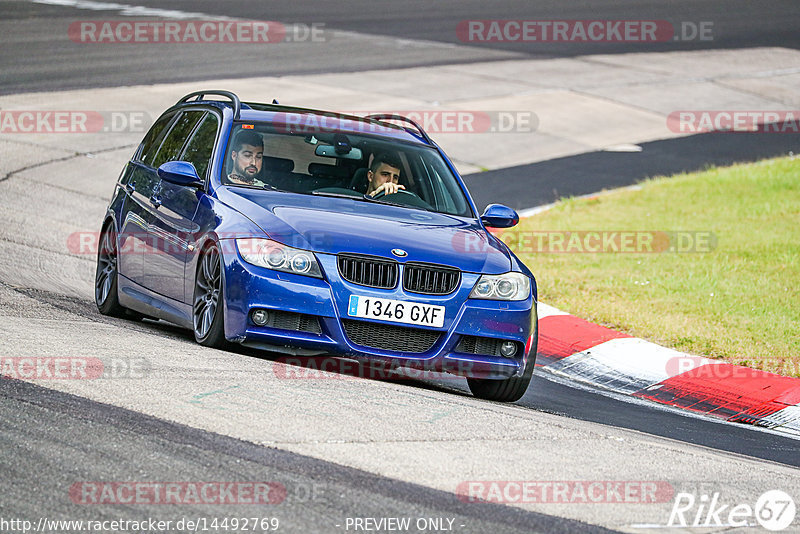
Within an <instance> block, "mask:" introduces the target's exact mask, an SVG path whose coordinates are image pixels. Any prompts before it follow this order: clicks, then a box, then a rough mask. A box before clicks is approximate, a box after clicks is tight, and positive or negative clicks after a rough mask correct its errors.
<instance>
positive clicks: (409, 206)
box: [363, 194, 439, 213]
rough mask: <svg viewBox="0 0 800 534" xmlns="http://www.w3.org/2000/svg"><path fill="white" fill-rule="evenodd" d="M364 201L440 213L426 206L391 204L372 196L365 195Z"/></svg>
mask: <svg viewBox="0 0 800 534" xmlns="http://www.w3.org/2000/svg"><path fill="white" fill-rule="evenodd" d="M363 199H364V200H368V201H369V202H375V203H377V204H383V205H385V206H398V207H400V208H408V209H412V210H423V211H432V212H433V213H439V212H438V211H436V210H435V209H433V208H426V207H424V206H415V205H413V204H403V203H401V202H389V201H388V200H381V199H378V198H375V197H371V196H369V195H367V194H364V196H363Z"/></svg>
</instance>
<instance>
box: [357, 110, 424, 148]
mask: <svg viewBox="0 0 800 534" xmlns="http://www.w3.org/2000/svg"><path fill="white" fill-rule="evenodd" d="M364 118H365V119H371V120H376V121H382V120H387V119H388V120H395V121H403V122H407V123H409V124H411V125H412V126H413V127H414V128H416V129H417V131H418V132H419V134H420V135H421V136H422V138H423V139H425V141H427V142H428V144H429V145H432V144H434V142H433V140H432V139H431V138H430V137H428V134H427V133H425V130H423V129H422V126H420V125H419V124H417V123H416V122H414V121H412V120H411V119H409V118H408V117H403V116H402V115H397V114H396V113H373V114H372V115H367V116H366V117H364Z"/></svg>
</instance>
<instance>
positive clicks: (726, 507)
mask: <svg viewBox="0 0 800 534" xmlns="http://www.w3.org/2000/svg"><path fill="white" fill-rule="evenodd" d="M796 512H797V509H796V506H795V503H794V500H793V499H792V498H791V497H790V496H789V495H788V494H787V493H786V492H783V491H781V490H770V491H767V492H765V493H763V494H762V495H761V496H760V497H759V498H758V499H757V500H756V502H755V506H751V505H750V504H749V503H740V504H736V505H732V504H730V503H724V502H722V501H721V500H720V494H719V492H715V493H714V494H713V495H711V496H709V495H705V494H704V495H700V497H696V496H695V495H694V494H692V493H684V492H681V493H678V494H676V495H675V502H674V504H673V505H672V512H671V513H670V515H669V521H667V525H666V526H667V527H684V528H698V527H699V528H712V527H747V526H755V525H756V524H758V525H761V526H762V527H764V528H765V529H767V530H770V531H772V532H778V531H781V530H785V529H786V528H788V527H789V525H791V524H792V521H794V518H795V514H796ZM753 520H755V521H753Z"/></svg>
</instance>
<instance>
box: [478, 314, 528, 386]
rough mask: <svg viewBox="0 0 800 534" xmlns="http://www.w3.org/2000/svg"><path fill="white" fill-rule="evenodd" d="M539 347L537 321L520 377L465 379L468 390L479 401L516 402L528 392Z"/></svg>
mask: <svg viewBox="0 0 800 534" xmlns="http://www.w3.org/2000/svg"><path fill="white" fill-rule="evenodd" d="M538 345H539V325H538V321H537V325H536V329H535V330H534V334H533V342H532V343H531V351H530V354H529V355H528V360H527V362H526V364H525V369H524V370H523V371H522V376H512V377H511V378H506V379H505V380H490V379H486V378H467V384H468V385H469V390H470V391H471V392H472V394H473V395H475V396H476V397H478V398H479V399H484V400H491V401H497V402H516V401H518V400H519V399H521V398H522V397H523V395H525V392H526V391H528V386H529V385H530V383H531V379H532V378H533V368H534V366H535V363H536V350H537V347H538Z"/></svg>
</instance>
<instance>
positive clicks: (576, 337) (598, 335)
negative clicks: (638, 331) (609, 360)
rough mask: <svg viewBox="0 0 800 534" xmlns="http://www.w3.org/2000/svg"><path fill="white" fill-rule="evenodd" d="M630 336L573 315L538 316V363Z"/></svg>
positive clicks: (541, 363)
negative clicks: (540, 317)
mask: <svg viewBox="0 0 800 534" xmlns="http://www.w3.org/2000/svg"><path fill="white" fill-rule="evenodd" d="M622 337H631V336H629V335H628V334H623V333H622V332H617V331H616V330H611V329H610V328H606V327H604V326H600V325H596V324H594V323H590V322H588V321H585V320H583V319H579V318H578V317H575V316H574V315H550V316H547V317H544V318H543V319H540V320H539V349H538V355H537V358H536V362H537V365H541V366H545V365H548V364H550V363H552V362H555V361H558V360H560V359H562V358H566V357H568V356H572V355H573V354H576V353H579V352H581V351H584V350H586V349H590V348H592V347H594V346H596V345H599V344H601V343H604V342H606V341H609V340H611V339H616V338H622Z"/></svg>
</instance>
